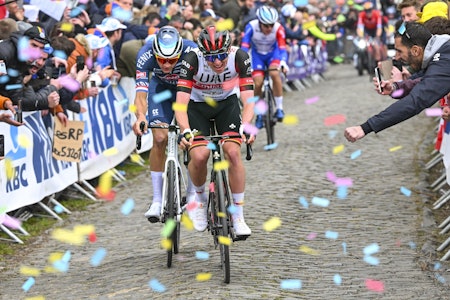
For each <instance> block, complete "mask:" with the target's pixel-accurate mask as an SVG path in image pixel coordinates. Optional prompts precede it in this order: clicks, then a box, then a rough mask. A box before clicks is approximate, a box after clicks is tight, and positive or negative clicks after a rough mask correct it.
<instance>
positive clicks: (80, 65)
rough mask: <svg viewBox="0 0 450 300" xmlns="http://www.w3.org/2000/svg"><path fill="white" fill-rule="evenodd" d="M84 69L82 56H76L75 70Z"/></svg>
mask: <svg viewBox="0 0 450 300" xmlns="http://www.w3.org/2000/svg"><path fill="white" fill-rule="evenodd" d="M83 69H84V56H82V55H79V56H77V72H80V71H82V70H83Z"/></svg>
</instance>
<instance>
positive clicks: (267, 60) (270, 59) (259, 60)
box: [252, 50, 280, 76]
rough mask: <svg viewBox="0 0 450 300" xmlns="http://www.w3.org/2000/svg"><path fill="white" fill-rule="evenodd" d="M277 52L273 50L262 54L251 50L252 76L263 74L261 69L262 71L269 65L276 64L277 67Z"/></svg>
mask: <svg viewBox="0 0 450 300" xmlns="http://www.w3.org/2000/svg"><path fill="white" fill-rule="evenodd" d="M279 52H280V51H278V50H274V51H273V52H270V53H267V54H264V55H262V54H260V53H258V52H256V51H252V67H253V72H252V74H253V76H255V75H261V74H262V75H264V72H261V71H264V70H265V69H267V67H269V66H270V65H276V66H277V67H278V66H279V65H280V54H279Z"/></svg>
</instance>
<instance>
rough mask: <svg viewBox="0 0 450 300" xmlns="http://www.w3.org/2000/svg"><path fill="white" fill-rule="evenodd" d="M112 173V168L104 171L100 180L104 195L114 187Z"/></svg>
mask: <svg viewBox="0 0 450 300" xmlns="http://www.w3.org/2000/svg"><path fill="white" fill-rule="evenodd" d="M112 175H113V172H112V171H111V170H109V171H106V172H105V173H103V174H102V175H101V176H100V178H99V180H98V189H99V192H100V193H101V194H102V195H105V194H108V193H109V192H110V191H111V187H112Z"/></svg>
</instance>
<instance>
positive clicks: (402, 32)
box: [397, 22, 411, 40]
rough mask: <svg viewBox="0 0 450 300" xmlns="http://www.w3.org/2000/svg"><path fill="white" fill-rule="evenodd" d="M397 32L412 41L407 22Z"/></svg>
mask: <svg viewBox="0 0 450 300" xmlns="http://www.w3.org/2000/svg"><path fill="white" fill-rule="evenodd" d="M397 32H398V33H400V35H404V36H406V37H407V38H408V39H409V40H410V39H411V36H410V35H409V33H408V31H406V25H405V22H403V23H402V25H400V27H399V28H398V30H397Z"/></svg>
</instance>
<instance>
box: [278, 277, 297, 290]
mask: <svg viewBox="0 0 450 300" xmlns="http://www.w3.org/2000/svg"><path fill="white" fill-rule="evenodd" d="M280 288H281V289H283V290H300V289H301V288H302V281H301V280H300V279H285V280H282V281H281V283H280Z"/></svg>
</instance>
